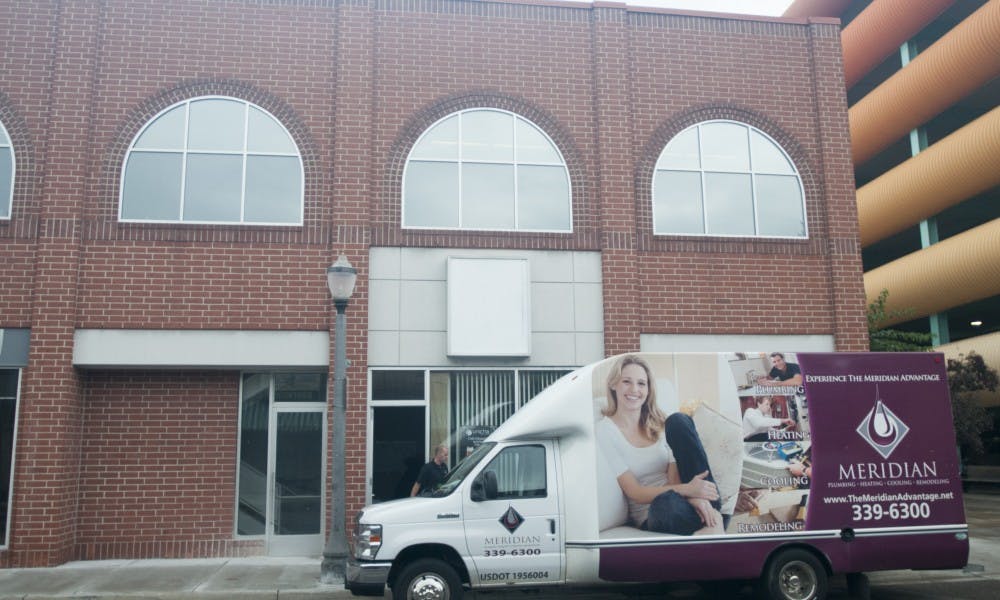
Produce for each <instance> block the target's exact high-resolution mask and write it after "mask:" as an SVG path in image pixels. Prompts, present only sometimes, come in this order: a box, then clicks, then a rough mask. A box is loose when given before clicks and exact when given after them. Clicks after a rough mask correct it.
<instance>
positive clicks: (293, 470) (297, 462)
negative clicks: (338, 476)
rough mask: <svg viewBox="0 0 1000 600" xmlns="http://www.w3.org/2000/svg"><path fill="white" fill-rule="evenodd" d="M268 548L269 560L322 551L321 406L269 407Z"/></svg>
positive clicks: (290, 405) (281, 404) (323, 453)
mask: <svg viewBox="0 0 1000 600" xmlns="http://www.w3.org/2000/svg"><path fill="white" fill-rule="evenodd" d="M272 411H273V415H272V420H271V423H273V424H274V427H272V428H271V440H270V444H269V445H270V447H271V454H272V456H271V460H272V461H273V462H272V465H273V468H271V469H269V471H270V473H271V481H270V482H269V483H270V485H269V488H270V489H269V498H270V499H271V502H270V503H269V504H270V507H269V509H268V520H269V524H268V526H267V531H268V536H267V538H268V539H267V549H268V554H269V555H271V556H312V555H316V554H319V553H320V552H321V551H322V549H323V541H324V540H323V464H324V460H323V457H324V456H325V454H326V453H325V452H324V445H323V416H324V415H325V414H326V413H325V407H324V406H315V405H308V404H299V403H280V404H279V403H275V404H274V405H273V408H272Z"/></svg>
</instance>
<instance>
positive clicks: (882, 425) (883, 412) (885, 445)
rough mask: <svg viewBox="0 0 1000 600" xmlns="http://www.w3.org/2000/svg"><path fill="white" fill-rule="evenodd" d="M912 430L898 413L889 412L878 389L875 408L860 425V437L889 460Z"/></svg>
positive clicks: (858, 430)
mask: <svg viewBox="0 0 1000 600" xmlns="http://www.w3.org/2000/svg"><path fill="white" fill-rule="evenodd" d="M909 431H910V428H909V427H907V426H906V423H903V421H902V420H900V418H899V417H897V416H896V413H894V412H892V411H891V410H889V407H888V406H886V405H885V404H884V403H883V402H882V399H881V398H880V397H879V396H878V387H876V388H875V406H873V407H872V409H871V410H870V411H869V412H868V414H867V415H865V418H864V420H863V421H861V424H860V425H858V429H857V432H858V435H860V436H861V437H863V438H864V439H865V441H866V442H868V445H869V446H871V447H872V448H874V449H875V451H876V452H878V453H879V454H881V455H882V458H889V455H891V454H892V453H893V451H894V450H895V449H896V447H897V446H899V444H900V442H902V441H903V438H904V437H906V434H907V433H909Z"/></svg>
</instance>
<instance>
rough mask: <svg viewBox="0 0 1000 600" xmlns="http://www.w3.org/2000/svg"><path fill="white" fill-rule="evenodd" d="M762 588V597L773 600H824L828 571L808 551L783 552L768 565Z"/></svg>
mask: <svg viewBox="0 0 1000 600" xmlns="http://www.w3.org/2000/svg"><path fill="white" fill-rule="evenodd" d="M761 589H762V591H763V592H764V593H763V594H762V595H763V596H764V597H765V598H770V599H771V600H823V599H824V598H826V593H827V577H826V569H824V568H823V565H822V564H820V562H819V560H817V559H816V557H815V556H813V554H812V553H811V552H808V551H807V550H802V549H799V548H790V549H788V550H783V551H782V552H779V553H778V554H777V555H775V557H774V558H772V559H771V562H770V563H768V565H767V570H766V571H765V572H764V575H763V577H762V578H761Z"/></svg>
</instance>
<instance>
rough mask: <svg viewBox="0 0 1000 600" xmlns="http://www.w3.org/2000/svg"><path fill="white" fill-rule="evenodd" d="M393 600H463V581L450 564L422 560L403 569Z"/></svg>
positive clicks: (393, 590) (440, 561) (436, 560)
mask: <svg viewBox="0 0 1000 600" xmlns="http://www.w3.org/2000/svg"><path fill="white" fill-rule="evenodd" d="M392 598H393V600H461V598H462V581H461V580H460V579H459V578H458V573H456V572H455V569H453V568H451V565H449V564H448V563H446V562H444V561H442V560H438V559H436V558H421V559H420V560H416V561H413V562H412V563H410V564H409V565H407V566H405V567H403V570H402V571H400V573H399V577H397V578H396V583H395V585H393V586H392Z"/></svg>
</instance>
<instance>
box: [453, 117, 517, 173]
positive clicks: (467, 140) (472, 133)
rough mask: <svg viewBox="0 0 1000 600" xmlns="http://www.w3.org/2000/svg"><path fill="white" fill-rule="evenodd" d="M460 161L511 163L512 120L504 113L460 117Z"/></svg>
mask: <svg viewBox="0 0 1000 600" xmlns="http://www.w3.org/2000/svg"><path fill="white" fill-rule="evenodd" d="M462 160H488V161H500V162H513V161H514V118H513V116H512V115H509V114H507V113H501V112H497V111H491V110H474V111H469V112H466V113H462Z"/></svg>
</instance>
